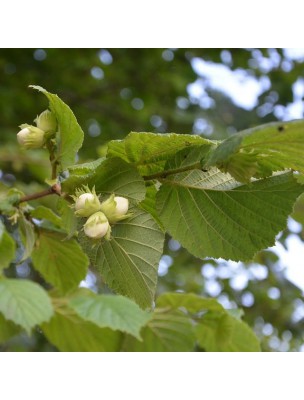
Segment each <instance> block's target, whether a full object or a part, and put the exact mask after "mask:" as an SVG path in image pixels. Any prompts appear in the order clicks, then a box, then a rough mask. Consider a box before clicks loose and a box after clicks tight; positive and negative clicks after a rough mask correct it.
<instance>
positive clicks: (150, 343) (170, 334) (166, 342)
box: [123, 309, 196, 352]
mask: <svg viewBox="0 0 304 400" xmlns="http://www.w3.org/2000/svg"><path fill="white" fill-rule="evenodd" d="M141 336H142V338H143V340H142V341H141V342H140V341H139V340H136V339H135V338H132V337H129V336H128V337H127V338H126V340H125V343H124V347H123V350H124V351H158V352H163V351H193V350H194V346H195V341H196V338H195V335H194V329H193V324H192V322H191V320H190V318H189V317H187V316H186V315H185V314H184V313H182V312H181V311H178V310H173V311H168V310H161V309H159V310H156V311H155V312H154V313H153V318H152V319H151V321H149V322H148V324H147V326H145V327H144V328H143V329H142V332H141Z"/></svg>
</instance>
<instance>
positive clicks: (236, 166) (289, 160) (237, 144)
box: [207, 120, 304, 182]
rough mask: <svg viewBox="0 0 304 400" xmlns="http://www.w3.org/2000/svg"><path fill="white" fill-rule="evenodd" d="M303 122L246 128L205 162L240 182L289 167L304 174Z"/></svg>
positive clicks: (216, 150)
mask: <svg viewBox="0 0 304 400" xmlns="http://www.w3.org/2000/svg"><path fill="white" fill-rule="evenodd" d="M303 153H304V120H296V121H291V122H284V123H283V122H275V123H270V124H266V125H261V126H258V127H256V128H253V129H247V130H245V131H243V132H240V133H238V134H236V135H233V136H231V137H230V138H228V139H226V140H224V141H223V142H222V143H221V144H220V145H219V146H218V147H217V148H216V149H215V150H214V152H213V153H211V154H210V158H209V160H208V162H207V165H208V166H212V165H216V166H218V167H219V168H221V169H223V170H224V171H225V172H229V173H230V174H231V175H232V176H233V177H234V178H235V179H236V180H238V181H240V182H249V181H250V178H251V177H256V178H261V177H266V176H270V175H271V174H272V173H273V172H275V171H282V170H284V169H286V168H291V169H294V170H297V171H300V172H304V157H303Z"/></svg>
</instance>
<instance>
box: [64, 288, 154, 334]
mask: <svg viewBox="0 0 304 400" xmlns="http://www.w3.org/2000/svg"><path fill="white" fill-rule="evenodd" d="M69 306H70V307H71V308H72V309H73V310H74V311H75V312H76V313H77V314H78V315H79V316H80V317H81V318H82V319H84V320H86V321H90V322H92V323H94V324H95V325H97V326H99V327H100V328H111V329H113V330H119V331H122V332H126V333H129V334H130V335H133V336H135V337H137V338H139V339H140V329H141V328H142V327H143V326H144V325H145V324H146V323H147V322H148V321H149V319H150V318H151V315H150V314H149V313H147V312H145V311H143V310H141V309H140V308H139V307H138V305H137V304H136V303H134V302H133V301H132V300H130V299H127V298H126V297H123V296H114V295H98V296H94V297H93V296H90V297H87V296H79V297H73V298H72V299H71V300H70V302H69Z"/></svg>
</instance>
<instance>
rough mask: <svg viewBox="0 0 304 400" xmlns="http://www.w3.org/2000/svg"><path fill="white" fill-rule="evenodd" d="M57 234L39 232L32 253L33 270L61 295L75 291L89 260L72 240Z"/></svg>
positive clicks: (84, 275) (84, 274)
mask: <svg viewBox="0 0 304 400" xmlns="http://www.w3.org/2000/svg"><path fill="white" fill-rule="evenodd" d="M64 239H65V235H62V234H60V233H57V232H51V231H46V230H42V231H40V234H39V238H38V240H37V244H36V247H35V249H34V251H33V253H32V262H33V265H34V268H35V269H36V270H37V271H39V272H40V274H41V275H42V276H43V278H44V279H45V280H46V281H47V282H49V283H51V284H52V285H53V286H55V287H56V288H57V289H59V291H60V292H61V293H65V292H68V291H69V290H72V289H75V288H76V287H77V286H78V285H79V283H80V282H81V281H82V280H83V279H85V277H86V274H87V269H88V264H89V260H88V258H87V256H86V255H85V254H84V253H83V251H82V250H81V248H80V246H79V244H78V243H77V242H76V240H74V239H70V240H65V241H64Z"/></svg>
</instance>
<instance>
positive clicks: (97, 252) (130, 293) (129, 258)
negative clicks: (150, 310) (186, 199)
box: [79, 207, 164, 308]
mask: <svg viewBox="0 0 304 400" xmlns="http://www.w3.org/2000/svg"><path fill="white" fill-rule="evenodd" d="M130 212H131V213H132V216H131V217H130V218H128V219H126V220H124V221H121V222H120V223H117V224H115V225H114V226H113V227H112V236H113V238H112V239H111V240H110V241H107V240H100V241H97V243H96V240H95V241H94V240H91V239H89V238H88V237H87V236H85V234H84V233H83V232H79V241H80V243H81V245H82V247H83V249H84V251H85V252H86V253H87V254H88V256H89V257H90V260H91V262H92V264H93V265H94V266H95V267H96V268H97V269H99V270H100V273H101V275H102V277H103V279H104V281H105V283H106V284H107V285H108V286H109V287H110V288H111V289H112V290H114V291H115V292H117V293H119V294H122V295H125V296H127V297H130V298H131V299H133V300H135V301H136V302H137V303H138V304H139V305H140V306H141V307H143V308H146V307H151V305H152V302H153V300H154V295H155V290H156V283H157V270H158V264H159V260H160V257H161V256H162V251H163V244H164V234H163V233H162V231H161V230H160V228H159V227H158V225H157V224H156V222H155V221H154V219H153V218H152V216H151V215H150V214H148V213H146V212H144V211H142V210H139V209H137V208H135V207H134V208H131V209H130Z"/></svg>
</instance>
